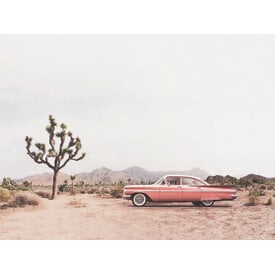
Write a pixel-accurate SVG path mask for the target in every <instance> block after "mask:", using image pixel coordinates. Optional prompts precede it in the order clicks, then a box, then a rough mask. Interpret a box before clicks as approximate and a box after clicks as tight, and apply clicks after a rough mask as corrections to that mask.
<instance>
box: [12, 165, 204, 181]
mask: <svg viewBox="0 0 275 275" xmlns="http://www.w3.org/2000/svg"><path fill="white" fill-rule="evenodd" d="M168 174H177V175H180V174H183V175H191V176H196V177H199V178H202V179H206V178H207V177H208V176H209V174H208V173H207V172H206V171H204V170H202V169H200V168H193V169H191V170H187V171H157V172H150V171H147V170H145V169H143V168H141V167H138V166H133V167H130V168H127V169H124V170H122V171H114V170H111V169H109V168H106V167H102V168H98V169H95V170H94V171H92V172H88V173H79V174H76V175H75V176H76V182H79V181H81V180H82V181H84V182H85V183H89V184H93V183H106V184H111V183H115V182H117V183H118V182H120V181H122V182H131V183H135V182H141V181H143V182H153V181H156V180H157V179H159V178H160V177H162V176H164V175H168ZM66 179H67V180H69V179H70V175H68V174H64V173H59V175H58V183H59V184H61V183H63V182H64V180H66ZM16 181H17V182H19V183H20V182H23V181H31V182H32V183H33V184H34V185H38V184H39V185H49V184H51V183H52V173H44V174H37V175H32V176H28V177H25V178H23V179H18V180H16Z"/></svg>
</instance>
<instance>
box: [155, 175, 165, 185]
mask: <svg viewBox="0 0 275 275" xmlns="http://www.w3.org/2000/svg"><path fill="white" fill-rule="evenodd" d="M153 184H154V185H161V184H165V179H164V177H162V178H160V179H158V180H157V181H156V182H154V183H153Z"/></svg>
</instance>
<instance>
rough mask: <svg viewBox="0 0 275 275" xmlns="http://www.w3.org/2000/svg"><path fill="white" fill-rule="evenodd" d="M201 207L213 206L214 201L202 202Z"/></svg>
mask: <svg viewBox="0 0 275 275" xmlns="http://www.w3.org/2000/svg"><path fill="white" fill-rule="evenodd" d="M201 203H202V205H203V206H206V207H210V206H212V205H213V204H214V201H202V202H201Z"/></svg>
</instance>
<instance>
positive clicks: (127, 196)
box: [122, 195, 131, 200]
mask: <svg viewBox="0 0 275 275" xmlns="http://www.w3.org/2000/svg"><path fill="white" fill-rule="evenodd" d="M122 198H123V199H125V200H130V199H131V195H123V196H122Z"/></svg>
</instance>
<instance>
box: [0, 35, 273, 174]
mask: <svg viewBox="0 0 275 275" xmlns="http://www.w3.org/2000/svg"><path fill="white" fill-rule="evenodd" d="M274 49H275V36H274V35H0V129H1V143H0V152H1V154H0V163H1V165H0V178H3V177H11V178H21V177H25V176H27V175H33V174H37V173H44V172H51V170H49V168H48V167H47V166H45V165H38V164H36V163H35V162H33V160H32V159H31V158H30V157H29V156H28V155H27V154H26V149H25V141H24V139H25V136H27V135H28V136H31V137H33V139H34V142H46V141H47V133H46V131H45V126H46V125H47V124H48V116H49V115H50V114H51V115H53V116H54V117H55V118H56V121H57V122H58V123H65V124H66V125H67V126H68V129H69V130H71V131H72V132H73V133H74V134H75V135H76V136H79V137H80V139H81V141H82V146H83V148H82V151H81V152H86V153H87V156H86V158H85V159H84V160H81V161H79V162H74V161H72V162H69V163H68V165H67V166H66V167H65V168H64V169H63V170H62V171H63V172H65V173H69V174H75V173H80V172H91V171H92V170H94V169H96V168H99V167H103V166H104V167H108V168H110V169H113V170H123V169H125V168H128V167H130V166H140V167H143V168H145V169H146V170H149V171H159V170H189V169H192V168H194V167H200V168H201V169H204V170H206V171H207V172H208V173H210V174H212V175H215V174H221V175H227V174H230V175H233V176H241V175H246V174H248V173H256V174H261V175H264V176H275V170H274V166H275V146H274V140H275V128H274V127H273V118H274V117H275V108H274V106H275V104H274V103H275V93H274V91H275V89H274V88H275V77H274V76H275V75H274V72H275V51H274Z"/></svg>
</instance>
